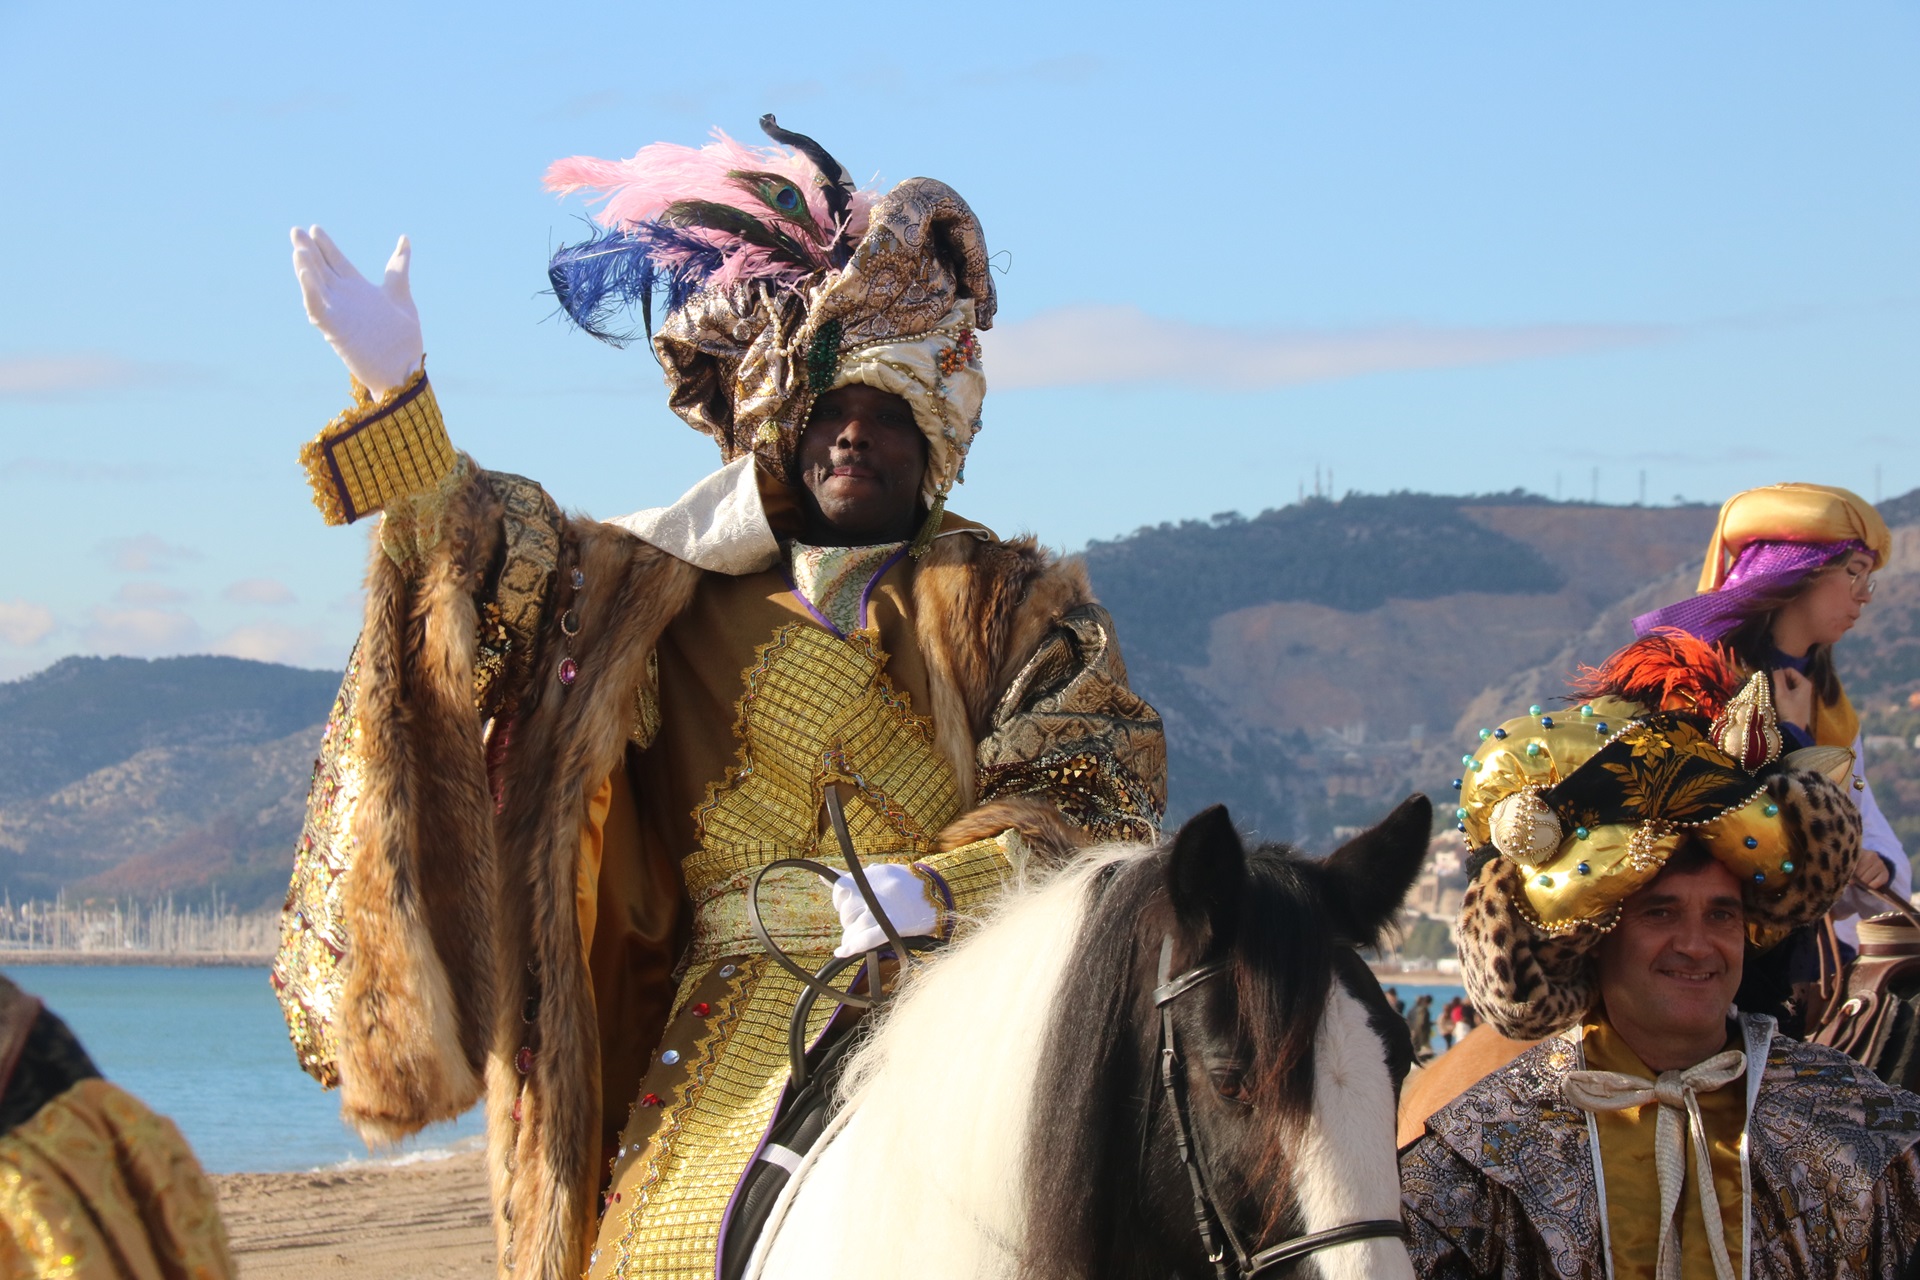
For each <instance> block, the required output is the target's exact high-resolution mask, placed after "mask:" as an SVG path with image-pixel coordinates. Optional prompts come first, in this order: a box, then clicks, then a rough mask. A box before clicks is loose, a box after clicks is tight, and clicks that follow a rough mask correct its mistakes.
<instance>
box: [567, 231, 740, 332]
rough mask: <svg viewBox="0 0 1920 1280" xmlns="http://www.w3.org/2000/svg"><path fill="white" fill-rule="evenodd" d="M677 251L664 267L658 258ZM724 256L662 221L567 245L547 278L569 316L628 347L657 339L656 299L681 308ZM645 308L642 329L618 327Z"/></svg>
mask: <svg viewBox="0 0 1920 1280" xmlns="http://www.w3.org/2000/svg"><path fill="white" fill-rule="evenodd" d="M663 249H670V250H675V251H676V252H675V253H674V254H673V255H672V259H673V265H671V266H668V267H664V268H663V267H661V266H660V265H659V264H658V263H657V262H656V261H655V259H654V255H655V254H657V253H659V252H660V251H661V250H663ZM721 262H722V254H721V252H720V250H719V249H717V248H715V247H714V246H713V245H711V244H708V243H707V242H706V241H704V240H700V239H697V238H695V237H693V236H690V235H687V234H686V233H685V232H683V231H681V230H679V229H677V228H675V227H670V226H667V225H665V224H664V223H659V222H643V223H641V224H639V225H638V226H635V227H630V228H617V229H614V230H609V231H596V232H595V233H594V235H593V236H592V237H591V238H590V239H587V240H584V241H582V242H580V243H579V244H571V245H565V244H563V245H561V246H560V248H559V249H558V250H556V251H555V253H554V255H553V257H552V259H551V260H550V261H549V262H548V263H547V280H548V282H549V283H550V284H551V285H552V286H553V289H552V292H553V296H554V299H555V300H556V301H557V302H559V304H560V309H561V310H562V311H563V312H565V313H566V315H567V318H568V319H570V320H572V321H573V323H574V324H575V325H577V326H579V327H580V329H581V330H582V331H584V332H586V333H589V334H591V335H593V336H594V337H596V338H598V339H600V340H601V341H602V342H607V343H611V344H612V345H614V346H616V347H624V346H625V345H626V344H627V343H629V342H632V341H633V340H634V339H635V338H638V337H641V336H643V335H644V336H646V337H649V338H651V337H652V336H653V299H654V294H655V293H656V292H660V293H663V294H664V295H665V301H666V309H667V310H668V311H669V312H671V311H674V310H676V309H678V308H679V307H680V306H681V305H682V304H683V303H685V302H686V300H687V299H688V298H690V297H692V296H693V294H694V293H695V291H697V290H698V289H699V288H700V287H701V286H702V285H703V284H705V283H706V281H707V278H708V277H709V276H711V275H712V274H713V273H714V272H715V271H718V270H719V269H720V265H721ZM635 306H638V307H639V308H640V316H641V325H642V327H641V328H640V329H638V330H635V329H630V328H628V329H618V328H616V327H615V325H616V323H617V322H618V320H619V318H620V317H621V316H622V315H625V314H630V313H631V311H632V309H633V308H634V307H635Z"/></svg>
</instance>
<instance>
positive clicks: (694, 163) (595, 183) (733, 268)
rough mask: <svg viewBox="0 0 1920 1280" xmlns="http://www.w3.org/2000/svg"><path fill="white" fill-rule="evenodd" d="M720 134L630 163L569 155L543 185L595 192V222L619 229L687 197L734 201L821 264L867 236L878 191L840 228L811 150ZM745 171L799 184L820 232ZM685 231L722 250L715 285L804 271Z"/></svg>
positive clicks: (680, 257) (861, 198)
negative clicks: (840, 245) (747, 178)
mask: <svg viewBox="0 0 1920 1280" xmlns="http://www.w3.org/2000/svg"><path fill="white" fill-rule="evenodd" d="M713 138H714V140H713V141H712V142H709V143H707V144H706V145H705V146H702V147H687V146H681V145H680V144H678V143H673V142H656V143H653V144H652V145H650V146H645V147H642V148H640V150H639V151H637V152H635V153H634V154H633V155H632V156H630V157H629V158H627V159H625V160H600V159H596V158H594V157H592V156H569V157H568V158H567V159H564V160H556V161H554V163H553V164H552V165H551V166H550V167H549V168H548V169H547V173H546V177H545V179H544V185H545V186H546V188H547V190H549V191H553V192H556V193H558V194H560V195H563V196H566V195H573V194H575V193H577V192H583V191H584V192H590V193H592V194H591V195H590V197H589V200H588V203H589V204H597V205H599V206H600V207H599V208H598V209H597V210H595V212H594V215H593V217H594V220H595V221H596V222H598V223H600V225H602V226H604V227H608V228H610V229H615V230H620V229H624V230H633V229H635V228H637V227H640V226H643V225H644V224H647V223H651V222H653V221H655V220H656V219H658V218H659V217H660V215H661V214H662V213H663V212H664V211H665V210H666V208H667V207H668V206H669V205H671V204H674V203H675V202H677V201H681V200H706V201H712V202H714V203H716V204H724V205H728V206H731V207H733V208H735V209H739V210H741V211H742V212H745V213H748V214H749V215H751V216H752V217H753V218H755V219H756V220H758V221H760V222H763V223H767V224H769V225H771V226H775V227H776V228H777V229H778V230H779V231H781V232H782V233H784V234H785V235H787V236H789V237H791V238H792V239H793V240H795V241H797V242H798V243H800V244H801V245H803V246H805V248H806V249H807V251H808V252H809V253H810V254H811V255H812V256H813V257H814V258H815V260H816V261H815V266H816V267H825V266H828V265H829V256H828V255H829V253H830V252H831V250H832V248H833V245H834V244H835V242H836V241H837V240H838V239H839V237H840V236H841V235H845V236H846V237H847V239H848V240H849V242H857V241H858V240H859V238H860V237H861V236H863V235H865V234H866V230H867V215H868V212H869V211H870V210H871V209H872V207H873V203H874V201H875V200H876V199H877V198H878V193H877V192H874V191H871V190H862V191H856V192H855V193H854V194H853V198H852V201H851V204H850V207H849V210H848V214H847V218H846V225H845V226H843V227H841V226H835V225H834V222H833V219H832V215H831V214H830V213H829V211H828V208H827V201H826V196H825V194H824V192H823V190H822V187H821V185H820V173H819V171H818V170H817V169H815V168H814V166H813V162H812V161H810V160H808V159H807V157H806V156H805V155H803V154H801V153H800V152H799V151H797V150H793V149H791V148H788V147H780V146H770V147H749V146H745V145H743V144H741V143H739V142H736V141H735V140H734V139H732V138H730V137H728V136H727V135H726V133H725V132H723V131H722V130H719V129H715V130H714V131H713ZM741 171H746V172H750V173H771V174H776V175H778V176H779V177H782V178H785V179H786V180H787V181H789V182H791V183H793V185H794V186H795V187H797V188H798V189H799V190H800V193H801V198H802V199H803V200H805V201H806V205H807V211H808V213H809V214H811V215H812V222H813V226H814V227H816V228H818V229H819V232H818V233H817V234H816V233H815V232H814V231H812V230H810V229H809V228H808V227H807V225H806V224H805V223H804V222H794V221H789V220H787V219H784V218H779V217H777V216H776V215H775V214H773V212H772V211H771V210H769V209H767V208H766V207H765V206H764V205H762V204H761V202H760V201H759V200H757V199H755V198H754V196H753V195H752V194H751V193H750V192H749V191H748V190H747V189H745V188H743V187H742V185H741V184H740V182H739V181H738V180H736V179H735V178H734V177H733V176H732V175H733V174H735V173H737V172H741ZM681 233H682V235H683V237H684V238H687V239H691V240H696V241H698V242H700V243H702V244H706V245H708V246H711V247H712V248H714V249H717V250H719V251H720V253H721V255H722V259H723V265H722V266H721V267H720V269H719V270H718V271H717V272H715V273H714V274H713V275H712V277H711V278H710V280H709V283H711V284H715V285H720V286H728V285H733V284H738V283H740V282H742V281H746V280H764V279H774V280H781V281H785V282H788V283H792V282H794V281H795V280H797V279H798V278H799V277H801V276H802V275H804V274H805V273H804V272H802V271H800V270H798V269H797V268H795V267H794V266H792V264H790V263H787V262H784V261H781V260H779V259H777V258H776V257H774V256H773V255H772V254H771V253H770V252H769V251H768V250H766V249H764V248H762V247H760V246H758V245H752V244H748V243H746V242H745V241H743V240H741V239H739V238H738V237H737V236H734V235H731V234H729V233H727V232H724V231H716V230H712V229H709V228H704V227H686V228H682V229H681ZM691 252H692V251H690V250H676V249H675V248H673V247H671V246H668V245H662V246H660V247H659V248H658V249H657V250H655V252H654V254H653V256H654V257H655V258H656V259H657V260H658V261H659V262H660V263H661V265H662V266H672V265H679V264H681V263H683V262H684V261H685V260H686V259H688V258H689V257H690V256H691Z"/></svg>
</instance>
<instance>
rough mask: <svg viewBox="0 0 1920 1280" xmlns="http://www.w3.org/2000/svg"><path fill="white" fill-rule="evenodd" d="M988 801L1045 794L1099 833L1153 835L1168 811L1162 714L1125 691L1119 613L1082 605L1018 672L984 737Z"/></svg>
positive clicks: (981, 754) (983, 786)
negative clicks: (1116, 632) (1116, 625)
mask: <svg viewBox="0 0 1920 1280" xmlns="http://www.w3.org/2000/svg"><path fill="white" fill-rule="evenodd" d="M977 759H978V761H979V765H980V799H981V801H982V803H984V802H986V801H989V800H998V799H1002V798H1004V797H1007V796H1023V795H1039V796H1042V797H1044V798H1045V799H1048V800H1051V801H1053V802H1054V803H1055V804H1056V805H1058V806H1059V808H1060V812H1061V813H1062V814H1063V815H1065V817H1066V818H1067V820H1068V821H1069V822H1072V823H1073V824H1075V825H1076V826H1079V827H1081V828H1083V829H1085V830H1086V831H1088V832H1089V833H1090V834H1092V835H1093V837H1094V838H1096V839H1100V840H1151V839H1153V838H1154V837H1155V836H1156V835H1157V834H1158V832H1159V829H1160V819H1161V818H1162V817H1163V816H1164V815H1165V813H1166V807H1167V797H1166V776H1167V742H1166V733H1165V730H1164V728H1163V727H1162V724H1161V721H1160V716H1159V714H1158V713H1157V712H1155V711H1154V709H1153V708H1152V707H1150V706H1148V705H1147V703H1146V701H1145V700H1144V699H1142V698H1141V697H1140V696H1139V695H1138V694H1136V693H1134V692H1133V691H1132V690H1131V689H1129V688H1127V668H1126V664H1125V663H1124V662H1123V661H1122V660H1121V657H1120V649H1119V646H1118V645H1117V644H1115V643H1114V639H1113V619H1112V618H1111V617H1110V616H1108V614H1107V611H1106V610H1105V609H1103V608H1101V607H1100V606H1099V605H1091V604H1090V605H1083V606H1081V607H1080V608H1078V609H1075V610H1073V611H1072V612H1070V613H1068V614H1067V615H1066V617H1064V618H1063V619H1061V622H1060V625H1059V626H1057V627H1056V628H1055V629H1054V630H1053V632H1052V633H1051V634H1050V635H1048V637H1047V638H1046V640H1045V641H1043V642H1042V643H1041V645H1040V647H1039V648H1038V649H1037V650H1035V652H1034V654H1033V656H1032V657H1031V658H1029V659H1028V660H1027V661H1026V663H1025V664H1024V665H1022V667H1021V668H1020V670H1019V672H1018V673H1017V674H1016V675H1015V676H1014V678H1013V680H1012V682H1011V683H1010V684H1009V685H1008V686H1007V691H1006V693H1005V694H1004V695H1002V697H1001V699H1000V703H999V705H998V706H997V707H996V708H995V709H994V713H993V725H992V728H991V729H990V730H989V732H988V733H987V736H986V737H984V738H982V739H981V741H980V744H979V748H978V753H977Z"/></svg>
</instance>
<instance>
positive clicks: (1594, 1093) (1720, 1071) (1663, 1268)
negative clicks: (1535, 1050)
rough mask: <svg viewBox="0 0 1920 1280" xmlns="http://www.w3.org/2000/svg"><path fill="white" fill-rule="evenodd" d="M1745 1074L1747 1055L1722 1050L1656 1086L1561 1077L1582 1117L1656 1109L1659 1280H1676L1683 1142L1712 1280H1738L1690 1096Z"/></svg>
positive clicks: (1590, 1076)
mask: <svg viewBox="0 0 1920 1280" xmlns="http://www.w3.org/2000/svg"><path fill="white" fill-rule="evenodd" d="M1746 1071H1747V1055H1746V1054H1744V1053H1742V1052H1741V1051H1740V1050H1738V1049H1728V1050H1727V1051H1726V1052H1724V1053H1716V1054H1715V1055H1713V1057H1711V1058H1708V1059H1707V1060H1706V1061H1705V1062H1701V1063H1698V1064H1696V1065H1694V1066H1691V1067H1688V1068H1687V1069H1686V1070H1685V1071H1662V1072H1661V1073H1660V1076H1659V1078H1658V1079H1656V1080H1647V1079H1643V1078H1642V1077H1640V1076H1630V1075H1625V1074H1623V1073H1621V1072H1618V1071H1569V1072H1568V1073H1567V1076H1566V1079H1565V1081H1564V1082H1563V1083H1562V1084H1561V1093H1562V1094H1563V1095H1564V1096H1565V1097H1566V1099H1567V1101H1569V1102H1571V1103H1572V1104H1573V1105H1574V1106H1576V1107H1579V1108H1581V1109H1583V1110H1586V1111H1625V1110H1626V1109H1627V1108H1629V1107H1643V1106H1645V1105H1646V1104H1647V1103H1649V1102H1657V1103H1659V1104H1660V1112H1659V1116H1658V1118H1657V1119H1656V1120H1655V1122H1654V1129H1653V1157H1654V1169H1655V1170H1656V1171H1657V1172H1658V1174H1659V1177H1660V1257H1659V1261H1658V1262H1657V1263H1656V1264H1655V1266H1654V1274H1655V1275H1656V1276H1658V1277H1659V1280H1680V1238H1679V1234H1680V1232H1679V1228H1680V1221H1679V1218H1680V1215H1679V1210H1680V1189H1681V1187H1682V1185H1683V1184H1684V1183H1685V1182H1686V1180H1687V1143H1688V1138H1689V1137H1690V1138H1691V1139H1692V1145H1693V1169H1694V1181H1695V1182H1696V1183H1697V1184H1698V1185H1699V1189H1700V1214H1701V1217H1702V1218H1703V1219H1704V1223H1705V1226H1706V1231H1707V1245H1708V1248H1709V1249H1710V1250H1711V1251H1712V1253H1713V1270H1714V1274H1715V1275H1716V1276H1717V1277H1718V1278H1719V1280H1739V1278H1738V1276H1737V1275H1736V1274H1735V1272H1734V1269H1733V1259H1732V1258H1730V1257H1729V1256H1728V1255H1727V1239H1726V1230H1725V1228H1723V1227H1722V1226H1721V1223H1720V1197H1719V1196H1718V1195H1717V1194H1715V1192H1714V1189H1713V1154H1712V1152H1711V1151H1710V1150H1709V1149H1708V1147H1707V1131H1706V1126H1705V1125H1704V1124H1703V1123H1702V1122H1701V1119H1700V1100H1699V1097H1698V1095H1699V1094H1702V1093H1712V1092H1713V1091H1714V1090H1715V1089H1718V1088H1721V1087H1722V1086H1724V1085H1728V1084H1731V1083H1733V1082H1734V1081H1735V1080H1738V1079H1739V1078H1740V1077H1741V1076H1743V1075H1745V1074H1746Z"/></svg>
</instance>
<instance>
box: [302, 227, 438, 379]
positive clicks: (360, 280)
mask: <svg viewBox="0 0 1920 1280" xmlns="http://www.w3.org/2000/svg"><path fill="white" fill-rule="evenodd" d="M412 258H413V246H412V245H410V244H408V243H407V238H406V237H405V236H401V237H400V243H399V244H398V245H396V246H394V250H393V256H392V257H391V258H389V259H387V274H386V278H385V279H384V280H382V281H381V282H380V283H379V284H374V283H373V282H372V281H370V280H368V279H367V278H366V277H365V276H363V275H361V274H360V273H359V272H358V271H357V270H355V269H354V265H353V264H352V263H351V262H348V261H347V255H346V254H344V253H342V252H340V248H339V246H338V245H336V244H334V242H333V240H332V238H331V237H329V236H328V235H327V233H326V232H325V231H322V230H321V229H320V228H319V227H317V226H316V227H310V228H308V229H307V230H305V231H302V230H301V229H300V228H299V227H295V228H294V229H293V273H294V274H295V275H296V276H298V277H300V296H301V297H302V298H303V299H305V300H306V304H307V319H309V320H311V321H312V322H313V324H314V327H315V328H317V329H319V330H320V332H321V333H322V334H324V335H325V336H326V339H327V345H329V346H331V347H332V348H333V349H334V351H335V352H336V353H337V354H338V355H339V357H340V359H341V360H343V361H344V362H345V363H346V366H347V372H348V373H350V374H352V375H353V376H354V377H355V378H357V379H358V380H359V382H360V385H361V386H363V387H365V388H366V389H367V390H368V391H371V392H372V393H373V394H374V397H375V398H376V399H377V398H378V397H380V396H384V395H386V394H387V393H388V392H389V391H393V390H395V389H396V388H398V387H401V386H404V385H405V384H406V381H407V379H408V378H411V377H412V376H413V374H414V371H415V370H417V369H418V368H419V367H420V364H421V361H422V360H424V359H425V353H426V346H425V345H424V344H423V343H422V341H421V339H420V313H419V312H418V311H416V310H414V306H413V293H412V291H411V290H410V289H409V288H408V287H407V266H408V263H409V262H410V261H411V260H412Z"/></svg>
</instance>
